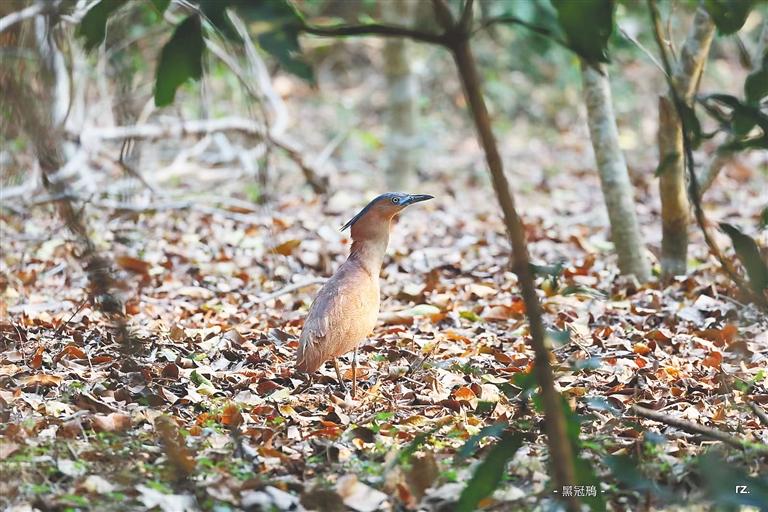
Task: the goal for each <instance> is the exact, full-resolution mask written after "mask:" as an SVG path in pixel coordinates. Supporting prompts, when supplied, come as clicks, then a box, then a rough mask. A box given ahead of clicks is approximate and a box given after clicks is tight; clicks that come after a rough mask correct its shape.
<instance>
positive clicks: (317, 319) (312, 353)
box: [297, 281, 367, 372]
mask: <svg viewBox="0 0 768 512" xmlns="http://www.w3.org/2000/svg"><path fill="white" fill-rule="evenodd" d="M363 293H364V291H363V288H361V287H360V286H353V285H351V284H349V283H345V282H343V281H341V282H339V281H334V282H332V281H329V282H328V283H327V284H326V286H324V287H323V288H322V289H321V290H320V292H319V293H318V294H317V298H315V300H314V302H313V303H312V305H311V306H310V308H309V314H308V315H307V320H306V321H305V322H304V329H303V330H302V332H301V338H300V340H299V351H298V353H297V361H298V362H297V366H298V368H299V369H300V370H304V371H310V372H311V371H314V370H316V369H317V368H318V367H320V365H322V364H323V363H324V362H325V361H327V360H328V359H330V358H331V357H336V356H337V355H341V354H343V353H345V352H346V351H347V350H349V349H347V348H346V346H345V345H346V344H347V343H350V342H359V341H361V340H357V339H355V340H347V339H345V338H347V337H349V336H350V335H352V337H354V334H353V332H354V331H356V330H357V329H356V327H357V325H358V324H359V323H360V322H361V321H362V320H363V319H364V317H365V307H364V297H363ZM366 334H367V333H366ZM366 334H363V335H362V336H365V335H366Z"/></svg>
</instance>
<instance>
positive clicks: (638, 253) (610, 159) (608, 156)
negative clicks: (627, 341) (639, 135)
mask: <svg viewBox="0 0 768 512" xmlns="http://www.w3.org/2000/svg"><path fill="white" fill-rule="evenodd" d="M601 71H602V74H601V73H600V72H599V71H597V70H595V69H594V68H592V67H590V66H589V65H587V64H585V63H582V65H581V77H582V83H583V89H584V102H585V103H586V105H587V122H588V124H589V133H590V137H591V139H592V148H593V149H594V151H595V160H597V169H598V172H599V174H600V185H601V186H602V189H603V199H604V200H605V206H606V208H607V210H608V219H609V221H610V224H611V237H612V238H613V244H614V246H615V248H616V254H617V256H618V259H619V269H620V270H621V272H622V274H627V275H634V276H635V277H636V278H637V279H638V280H639V281H641V282H644V281H647V280H648V279H649V277H650V267H649V263H648V259H647V258H646V257H645V254H644V252H645V246H644V243H643V240H642V236H641V234H640V227H639V225H638V223H637V215H636V213H635V199H634V196H635V194H634V191H633V189H632V183H631V182H630V181H629V172H628V171H627V164H626V162H625V161H624V154H623V152H622V151H621V148H620V147H619V133H618V129H617V127H616V117H615V116H614V113H613V105H612V100H611V87H610V83H609V81H608V72H607V70H606V69H605V67H604V66H602V67H601Z"/></svg>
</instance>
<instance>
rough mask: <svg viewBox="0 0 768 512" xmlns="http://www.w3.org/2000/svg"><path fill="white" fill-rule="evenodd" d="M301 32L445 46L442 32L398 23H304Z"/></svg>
mask: <svg viewBox="0 0 768 512" xmlns="http://www.w3.org/2000/svg"><path fill="white" fill-rule="evenodd" d="M301 30H302V31H303V32H306V33H307V34H312V35H315V36H330V37H343V36H382V37H407V38H409V39H413V40H414V41H421V42H422V43H430V44H439V45H442V46H445V44H446V40H445V36H444V35H442V34H433V33H430V32H425V31H423V30H416V29H411V28H408V27H401V26H399V25H384V24H381V23H367V24H365V25H333V26H327V27H320V26H316V25H309V24H306V23H305V24H304V25H303V26H302V27H301Z"/></svg>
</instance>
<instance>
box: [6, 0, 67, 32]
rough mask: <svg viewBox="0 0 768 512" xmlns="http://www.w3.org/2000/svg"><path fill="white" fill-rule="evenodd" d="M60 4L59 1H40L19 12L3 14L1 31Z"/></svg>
mask: <svg viewBox="0 0 768 512" xmlns="http://www.w3.org/2000/svg"><path fill="white" fill-rule="evenodd" d="M58 4H59V2H49V3H45V2H38V3H35V4H32V5H30V6H29V7H26V8H24V9H22V10H20V11H18V12H12V13H11V14H9V15H7V16H3V17H2V18H0V32H4V31H5V30H7V29H8V28H9V27H12V26H13V25H15V24H16V23H21V22H22V21H24V20H28V19H30V18H34V17H35V16H37V15H38V14H42V13H43V12H47V11H49V10H51V9H52V8H55V7H56V6H58Z"/></svg>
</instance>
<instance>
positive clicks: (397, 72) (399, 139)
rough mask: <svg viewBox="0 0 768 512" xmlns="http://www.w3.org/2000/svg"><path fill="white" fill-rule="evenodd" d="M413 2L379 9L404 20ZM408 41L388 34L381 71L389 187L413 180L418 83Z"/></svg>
mask: <svg viewBox="0 0 768 512" xmlns="http://www.w3.org/2000/svg"><path fill="white" fill-rule="evenodd" d="M413 6H414V3H413V2H412V1H410V0H389V1H387V2H384V3H383V4H382V10H383V11H384V14H385V16H386V17H387V18H389V19H401V20H402V19H405V20H406V22H407V21H408V20H409V19H410V18H411V17H412V14H411V13H412V11H413V9H412V7H413ZM410 44H411V43H410V41H407V40H406V39H404V38H390V39H387V41H386V43H385V45H386V46H385V47H384V74H385V76H386V79H387V88H388V92H389V102H388V105H387V108H388V112H387V117H388V125H387V129H388V131H389V133H388V137H387V139H388V140H387V174H386V181H387V186H388V187H389V188H390V189H391V190H401V189H403V190H404V189H407V188H408V187H409V186H410V185H411V184H412V183H413V182H414V181H415V179H413V178H414V171H415V167H416V148H415V145H416V101H417V95H418V85H417V83H416V79H415V77H414V75H413V73H412V72H411V64H410V59H409V58H408V48H409V45H410Z"/></svg>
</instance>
